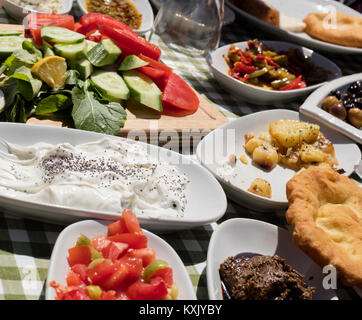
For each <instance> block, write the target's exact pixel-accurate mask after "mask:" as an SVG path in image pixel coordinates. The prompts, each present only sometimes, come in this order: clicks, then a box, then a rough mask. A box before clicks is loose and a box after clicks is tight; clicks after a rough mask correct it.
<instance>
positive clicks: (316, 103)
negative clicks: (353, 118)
mask: <svg viewBox="0 0 362 320" xmlns="http://www.w3.org/2000/svg"><path fill="white" fill-rule="evenodd" d="M357 80H362V73H356V74H352V75H350V76H346V77H342V78H339V79H336V80H333V81H331V82H329V83H327V84H326V85H324V86H323V87H321V88H319V89H318V90H316V91H315V92H313V93H312V94H311V95H310V96H309V97H308V98H307V99H306V100H305V101H304V103H303V104H302V105H301V106H300V108H299V112H300V113H302V114H305V115H306V116H308V117H311V118H313V119H315V120H317V121H320V122H322V123H323V124H325V125H326V126H328V127H330V128H332V129H334V130H337V131H339V132H341V133H343V134H345V135H346V136H347V137H349V138H351V139H353V140H354V141H356V142H358V143H360V144H362V130H361V129H359V128H356V127H354V126H352V125H350V124H349V123H347V122H345V121H343V120H341V119H338V118H337V117H335V116H333V115H331V114H330V113H328V112H327V111H324V110H323V109H322V108H321V102H322V100H323V99H324V98H325V97H327V96H328V94H329V93H330V92H331V91H333V90H335V89H338V88H341V87H344V86H345V85H348V84H350V83H352V82H355V81H357Z"/></svg>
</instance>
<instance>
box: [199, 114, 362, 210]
mask: <svg viewBox="0 0 362 320" xmlns="http://www.w3.org/2000/svg"><path fill="white" fill-rule="evenodd" d="M286 119H294V120H303V121H308V122H312V121H311V120H310V119H308V118H306V117H304V116H303V115H301V114H299V113H298V112H296V111H291V110H283V109H275V110H268V111H261V112H257V113H253V114H250V115H247V116H244V117H241V118H238V119H235V120H232V121H230V122H228V123H226V124H225V125H223V126H221V127H220V128H218V129H216V130H214V131H213V132H211V133H209V134H208V135H207V136H206V137H205V138H204V139H203V140H202V141H201V142H200V143H199V145H198V146H197V149H196V154H197V158H198V160H199V161H200V162H201V163H202V164H203V165H204V166H205V167H206V168H207V169H209V170H210V172H212V173H213V174H214V175H215V177H216V178H217V179H218V180H219V182H220V183H221V185H222V186H223V188H224V190H225V192H226V194H227V196H228V197H229V198H231V199H232V200H234V201H236V202H238V203H240V204H241V205H244V206H246V207H249V208H251V209H255V210H259V211H274V210H278V209H285V208H286V207H287V206H288V201H287V197H286V183H287V182H288V181H289V180H290V179H291V178H292V177H293V176H294V174H295V173H296V172H295V171H294V170H292V169H289V168H284V167H282V166H280V165H277V166H276V167H275V168H274V169H272V170H271V171H264V170H262V169H260V168H259V167H257V166H256V165H254V164H253V163H252V160H251V158H250V156H249V155H247V153H246V152H245V149H244V144H245V139H244V134H245V133H255V134H258V133H260V132H262V131H268V130H269V124H270V122H272V121H277V120H286ZM320 127H321V132H322V133H323V134H324V135H325V136H326V137H327V139H329V140H330V141H331V142H332V143H333V145H334V148H335V154H336V158H337V160H338V163H339V168H343V169H344V170H345V172H346V173H345V175H347V176H348V175H350V174H351V173H352V172H353V170H354V166H355V165H356V164H358V163H359V161H360V159H361V152H360V150H359V148H358V146H357V145H356V144H355V143H354V142H353V141H351V140H350V139H348V138H347V137H345V136H344V135H342V134H340V133H339V132H336V131H333V130H331V129H330V128H328V127H325V126H323V125H320ZM231 154H235V155H236V158H237V159H238V158H239V156H240V155H245V157H246V158H247V159H248V164H243V163H241V161H239V160H237V162H236V167H235V177H234V176H232V175H231V176H230V177H221V176H220V175H219V172H218V170H220V169H219V168H220V167H222V165H221V164H222V163H223V161H224V160H225V158H226V157H228V156H229V155H231ZM255 178H262V179H265V180H267V181H268V182H269V183H270V184H271V187H272V198H271V199H269V198H265V197H261V196H259V195H256V194H254V193H252V192H249V191H247V189H248V188H249V186H250V185H251V182H252V181H253V180H254V179H255ZM229 181H230V183H229Z"/></svg>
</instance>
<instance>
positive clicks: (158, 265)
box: [143, 260, 168, 282]
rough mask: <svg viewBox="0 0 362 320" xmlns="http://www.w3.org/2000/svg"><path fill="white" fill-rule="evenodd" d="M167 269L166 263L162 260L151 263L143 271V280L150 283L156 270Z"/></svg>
mask: <svg viewBox="0 0 362 320" xmlns="http://www.w3.org/2000/svg"><path fill="white" fill-rule="evenodd" d="M165 268H168V263H167V262H166V261H164V260H155V261H152V262H151V263H150V264H149V265H148V266H147V267H146V268H145V270H144V271H143V279H145V281H146V282H148V281H150V279H151V277H152V276H153V275H154V273H155V272H156V271H157V270H160V269H165Z"/></svg>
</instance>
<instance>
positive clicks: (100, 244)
mask: <svg viewBox="0 0 362 320" xmlns="http://www.w3.org/2000/svg"><path fill="white" fill-rule="evenodd" d="M110 243H111V241H110V240H108V239H107V238H106V236H97V237H93V238H92V247H93V248H94V249H96V250H97V251H99V252H102V250H103V249H104V248H106V247H107V246H108V245H109V244H110Z"/></svg>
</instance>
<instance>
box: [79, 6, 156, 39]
mask: <svg viewBox="0 0 362 320" xmlns="http://www.w3.org/2000/svg"><path fill="white" fill-rule="evenodd" d="M77 3H78V6H79V8H80V10H81V11H82V13H83V14H86V13H88V11H87V10H86V8H85V0H77ZM132 3H133V4H134V5H135V7H136V8H137V9H138V10H139V12H140V13H141V14H142V23H141V26H140V28H139V29H137V30H133V31H134V32H136V33H137V34H144V33H146V32H148V31H150V30H151V28H152V27H153V20H154V15H153V10H152V7H151V4H150V2H149V1H148V0H132Z"/></svg>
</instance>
